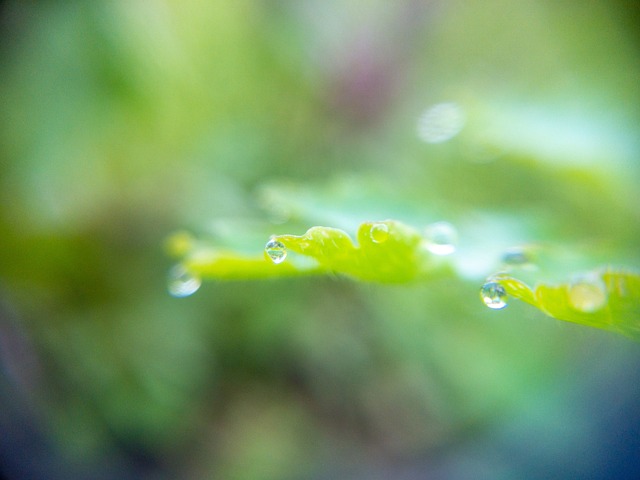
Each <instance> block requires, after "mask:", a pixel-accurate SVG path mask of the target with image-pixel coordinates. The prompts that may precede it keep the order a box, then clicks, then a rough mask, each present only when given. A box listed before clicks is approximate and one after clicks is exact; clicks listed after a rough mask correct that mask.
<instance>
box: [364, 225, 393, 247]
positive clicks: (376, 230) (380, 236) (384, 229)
mask: <svg viewBox="0 0 640 480" xmlns="http://www.w3.org/2000/svg"><path fill="white" fill-rule="evenodd" d="M369 235H370V236H371V240H372V241H373V242H374V243H383V242H386V241H387V238H389V227H388V226H387V224H386V223H374V224H373V225H371V230H370V232H369Z"/></svg>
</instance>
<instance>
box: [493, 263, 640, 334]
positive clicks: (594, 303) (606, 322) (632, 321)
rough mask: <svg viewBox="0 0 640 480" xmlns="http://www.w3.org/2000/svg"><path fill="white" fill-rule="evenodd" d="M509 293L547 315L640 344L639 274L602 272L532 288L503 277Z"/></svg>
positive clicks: (518, 281) (502, 279) (499, 277)
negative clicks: (613, 333) (624, 336)
mask: <svg viewBox="0 0 640 480" xmlns="http://www.w3.org/2000/svg"><path fill="white" fill-rule="evenodd" d="M493 280H495V281H499V282H500V283H501V284H502V285H503V286H504V288H505V290H506V292H507V294H509V295H510V296H512V297H514V298H518V299H520V300H523V301H525V302H527V303H529V304H531V305H533V306H534V307H536V308H539V309H540V310H542V311H543V312H544V313H546V314H547V315H549V316H551V317H553V318H557V319H558V320H564V321H567V322H573V323H578V324H581V325H586V326H590V327H595V328H601V329H604V330H609V331H612V332H617V333H621V334H623V335H626V336H628V337H630V338H633V339H634V340H637V341H640V275H638V274H636V273H632V272H625V271H615V270H610V269H606V270H601V271H596V272H591V273H590V274H587V275H583V276H580V277H577V278H576V279H575V280H573V281H572V282H568V283H564V284H560V285H548V284H539V285H537V286H536V287H535V288H533V289H532V288H530V287H529V286H528V285H527V284H526V283H524V282H522V281H521V280H518V279H516V278H513V277H510V276H506V275H500V276H496V277H494V278H493Z"/></svg>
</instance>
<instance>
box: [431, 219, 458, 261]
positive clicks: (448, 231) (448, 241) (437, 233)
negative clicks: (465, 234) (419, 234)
mask: <svg viewBox="0 0 640 480" xmlns="http://www.w3.org/2000/svg"><path fill="white" fill-rule="evenodd" d="M425 234H426V240H425V244H426V247H427V250H429V251H430V252H431V253H433V254H434V255H451V254H452V253H453V252H455V251H456V243H457V242H458V232H457V231H456V229H455V227H454V226H453V225H451V224H450V223H449V222H436V223H432V224H431V225H429V226H428V227H427V228H426V229H425Z"/></svg>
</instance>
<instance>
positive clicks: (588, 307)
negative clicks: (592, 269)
mask: <svg viewBox="0 0 640 480" xmlns="http://www.w3.org/2000/svg"><path fill="white" fill-rule="evenodd" d="M567 293H568V296H569V303H570V304H571V306H572V307H573V308H574V309H576V310H579V311H581V312H585V313H591V312H595V311H596V310H599V309H601V308H602V307H603V306H604V304H605V303H606V301H607V289H606V286H605V285H604V282H603V281H602V280H601V279H600V278H599V277H592V276H586V277H580V278H578V279H576V280H574V281H573V282H571V284H570V285H569V287H568V292H567Z"/></svg>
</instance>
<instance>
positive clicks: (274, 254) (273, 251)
mask: <svg viewBox="0 0 640 480" xmlns="http://www.w3.org/2000/svg"><path fill="white" fill-rule="evenodd" d="M264 253H265V254H266V255H267V256H268V257H269V258H270V259H271V261H272V262H273V263H275V264H278V263H282V262H284V259H285V258H287V249H286V248H285V246H284V244H283V243H282V242H279V241H277V240H273V239H272V240H269V241H268V242H267V244H266V245H265V246H264Z"/></svg>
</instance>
